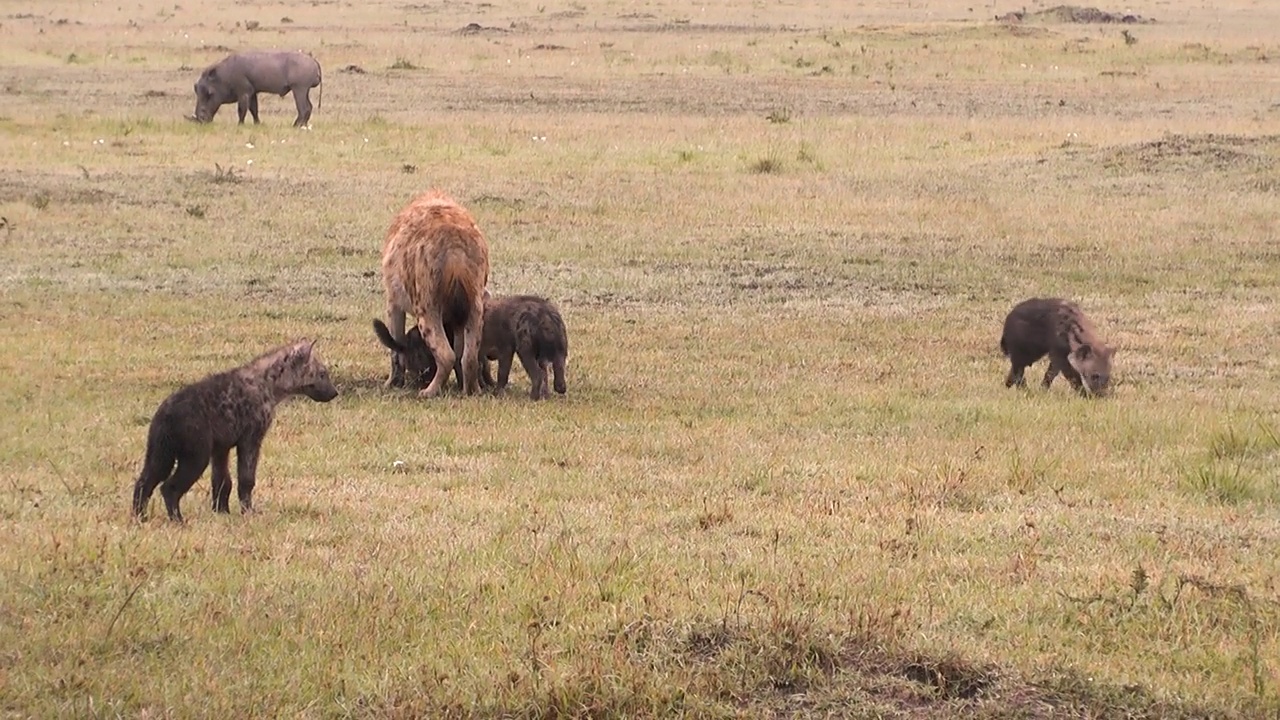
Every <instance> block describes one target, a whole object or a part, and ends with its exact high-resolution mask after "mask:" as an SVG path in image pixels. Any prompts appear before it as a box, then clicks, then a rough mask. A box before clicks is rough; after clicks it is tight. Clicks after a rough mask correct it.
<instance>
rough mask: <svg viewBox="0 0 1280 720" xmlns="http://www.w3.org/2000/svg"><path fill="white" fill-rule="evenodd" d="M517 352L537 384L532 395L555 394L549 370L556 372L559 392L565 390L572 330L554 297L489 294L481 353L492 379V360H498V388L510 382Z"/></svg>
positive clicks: (531, 390) (547, 395)
mask: <svg viewBox="0 0 1280 720" xmlns="http://www.w3.org/2000/svg"><path fill="white" fill-rule="evenodd" d="M513 355H518V356H519V357H520V364H521V365H523V366H524V371H525V372H526V373H528V374H529V382H530V383H532V385H533V387H532V388H531V389H530V390H529V397H531V398H533V399H534V400H540V399H542V398H545V397H549V396H550V395H551V389H550V388H549V387H548V382H547V373H548V370H550V371H551V372H552V373H553V374H554V377H555V388H556V392H558V393H560V394H561V395H563V394H564V393H565V391H566V389H567V388H566V386H565V380H564V370H565V361H566V359H567V358H568V356H569V333H568V331H567V330H566V329H565V326H564V318H562V317H560V310H559V309H558V308H557V307H556V306H555V304H554V303H552V302H551V301H550V300H547V299H546V298H541V297H537V296H535V295H507V296H502V297H488V296H487V297H486V298H485V303H484V329H483V330H482V331H481V336H480V357H481V358H483V359H484V362H483V365H484V368H483V370H484V375H485V376H486V377H485V380H486V381H487V380H488V379H489V378H488V377H487V376H488V374H489V368H488V365H489V361H490V360H497V361H498V381H497V385H496V387H495V388H494V390H495V392H502V391H503V389H505V388H506V386H507V380H508V378H509V377H510V375H511V359H512V356H513Z"/></svg>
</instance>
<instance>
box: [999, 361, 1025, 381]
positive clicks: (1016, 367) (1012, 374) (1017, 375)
mask: <svg viewBox="0 0 1280 720" xmlns="http://www.w3.org/2000/svg"><path fill="white" fill-rule="evenodd" d="M1026 371H1027V367H1026V366H1025V365H1020V364H1018V363H1016V362H1015V363H1013V365H1012V366H1010V368H1009V374H1008V375H1006V376H1005V378H1004V386H1005V387H1014V386H1015V385H1016V386H1018V387H1026V386H1027V378H1026Z"/></svg>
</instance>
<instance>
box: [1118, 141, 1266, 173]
mask: <svg viewBox="0 0 1280 720" xmlns="http://www.w3.org/2000/svg"><path fill="white" fill-rule="evenodd" d="M1278 158H1280V135H1262V136H1257V137H1248V136H1243V135H1220V134H1215V133H1208V134H1204V135H1179V134H1171V135H1166V136H1165V137H1163V138H1161V139H1159V140H1149V141H1147V142H1140V143H1134V144H1129V145H1120V146H1113V147H1109V148H1104V149H1102V151H1101V161H1102V165H1103V166H1104V167H1107V168H1112V169H1122V170H1130V171H1136V172H1144V173H1151V174H1155V173H1170V172H1176V173H1187V172H1204V171H1217V172H1228V171H1229V172H1233V173H1242V172H1243V173H1257V172H1266V171H1270V170H1274V169H1276V168H1277V165H1278V163H1277V159H1278Z"/></svg>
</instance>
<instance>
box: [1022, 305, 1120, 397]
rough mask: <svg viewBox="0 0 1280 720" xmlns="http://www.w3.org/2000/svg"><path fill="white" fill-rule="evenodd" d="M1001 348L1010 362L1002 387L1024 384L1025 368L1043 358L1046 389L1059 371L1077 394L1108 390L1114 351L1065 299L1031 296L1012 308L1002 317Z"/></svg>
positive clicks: (1076, 306)
mask: <svg viewBox="0 0 1280 720" xmlns="http://www.w3.org/2000/svg"><path fill="white" fill-rule="evenodd" d="M1000 350H1001V352H1003V353H1004V354H1005V356H1007V357H1008V358H1009V363H1010V368H1009V375H1008V376H1007V377H1006V378H1005V381H1004V384H1005V387H1012V386H1014V385H1017V386H1019V387H1022V386H1024V385H1025V384H1026V381H1025V379H1024V378H1023V373H1024V372H1025V371H1026V369H1027V367H1029V366H1030V365H1032V364H1033V363H1035V362H1036V361H1037V360H1039V359H1040V358H1042V357H1044V356H1045V355H1048V356H1049V369H1048V370H1046V371H1045V374H1044V386H1045V387H1046V388H1048V387H1049V386H1050V385H1051V384H1052V383H1053V379H1054V378H1056V377H1057V376H1058V374H1059V373H1061V374H1062V375H1064V376H1066V378H1067V381H1068V382H1070V383H1071V386H1072V387H1074V388H1075V389H1076V390H1077V391H1078V392H1079V393H1080V394H1082V395H1087V394H1089V393H1093V394H1094V395H1105V394H1107V392H1108V391H1109V388H1110V385H1111V358H1112V356H1113V355H1114V354H1115V350H1114V349H1113V348H1110V347H1108V346H1107V345H1106V344H1104V343H1103V342H1102V339H1101V338H1100V337H1098V332H1097V330H1095V329H1094V327H1093V323H1092V322H1090V321H1089V318H1087V317H1085V314H1084V312H1083V311H1082V310H1081V309H1080V306H1079V305H1076V304H1075V303H1073V302H1071V301H1069V300H1062V299H1059V298H1031V299H1030V300H1023V301H1022V302H1020V303H1018V304H1017V305H1015V306H1014V307H1013V310H1011V311H1009V315H1008V317H1006V318H1005V321H1004V334H1003V335H1001V337H1000Z"/></svg>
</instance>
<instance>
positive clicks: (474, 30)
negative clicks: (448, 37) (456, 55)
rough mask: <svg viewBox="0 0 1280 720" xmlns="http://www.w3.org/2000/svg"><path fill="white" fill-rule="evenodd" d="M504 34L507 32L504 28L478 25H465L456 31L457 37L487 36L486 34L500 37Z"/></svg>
mask: <svg viewBox="0 0 1280 720" xmlns="http://www.w3.org/2000/svg"><path fill="white" fill-rule="evenodd" d="M505 32H507V31H506V30H505V29H504V28H500V27H488V26H485V25H481V24H480V23H467V24H466V25H463V26H462V27H460V28H458V30H457V33H458V34H459V35H488V34H499V35H500V34H502V33H505Z"/></svg>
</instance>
